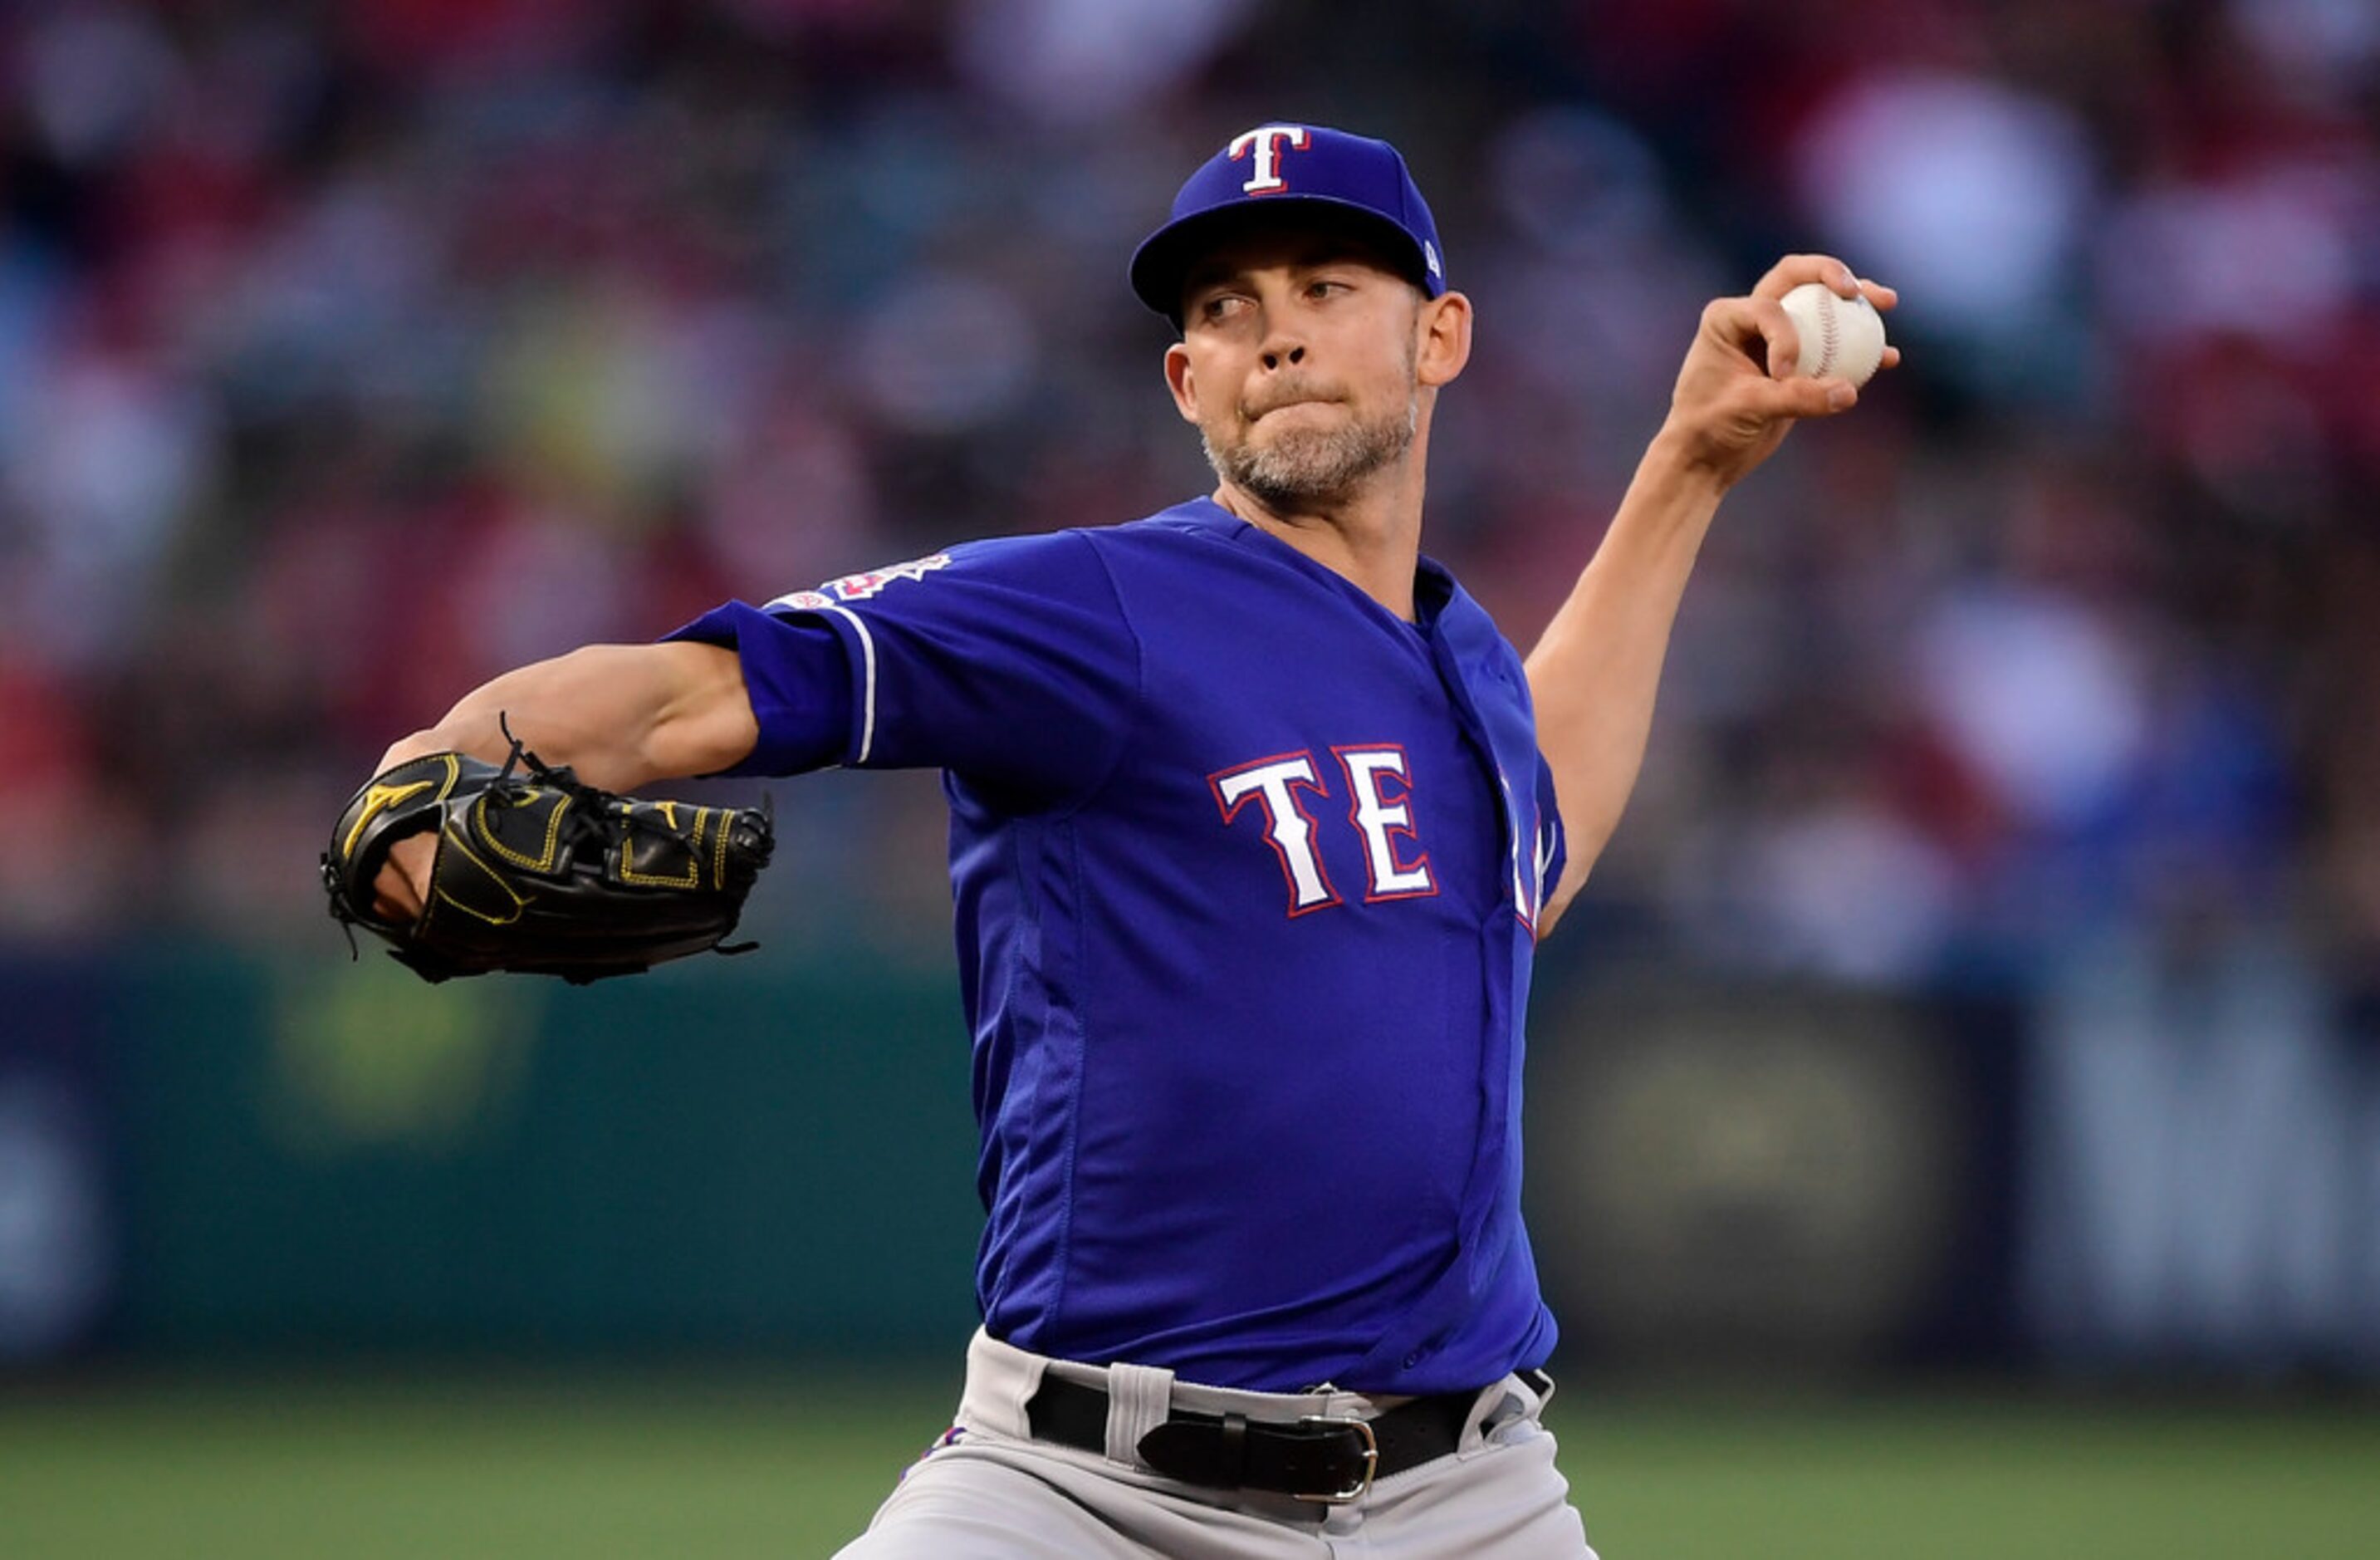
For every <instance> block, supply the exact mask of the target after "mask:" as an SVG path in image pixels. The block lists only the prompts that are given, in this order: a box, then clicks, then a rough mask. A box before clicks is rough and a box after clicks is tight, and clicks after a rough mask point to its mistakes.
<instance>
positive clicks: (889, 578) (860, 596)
mask: <svg viewBox="0 0 2380 1560" xmlns="http://www.w3.org/2000/svg"><path fill="white" fill-rule="evenodd" d="M950 561H951V555H949V554H948V553H929V554H928V555H926V556H924V557H922V558H911V559H910V560H909V561H908V562H906V563H900V564H886V565H885V566H884V567H881V568H871V569H868V570H867V571H866V572H864V573H861V574H846V575H844V577H843V578H842V579H830V580H828V581H827V582H826V583H825V584H823V585H821V586H820V587H819V588H818V589H817V590H815V591H787V592H786V593H785V594H783V595H782V596H779V597H778V598H777V599H776V600H774V601H772V602H771V603H768V604H767V605H766V606H764V607H762V608H761V610H762V611H764V612H778V611H783V612H816V611H818V610H819V609H820V608H821V607H830V606H840V605H842V604H843V603H845V602H864V601H866V600H867V599H868V597H870V596H873V595H876V594H877V593H879V592H880V591H882V590H883V589H884V588H885V587H886V586H888V585H891V584H892V583H894V582H895V581H897V580H902V579H925V578H926V576H928V575H929V574H931V573H932V572H933V571H934V570H936V569H938V568H946V567H949V565H950Z"/></svg>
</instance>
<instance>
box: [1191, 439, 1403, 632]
mask: <svg viewBox="0 0 2380 1560" xmlns="http://www.w3.org/2000/svg"><path fill="white" fill-rule="evenodd" d="M1419 453H1420V452H1419V450H1418V448H1416V449H1415V452H1414V455H1413V457H1409V458H1407V459H1405V460H1401V461H1398V462H1397V463H1395V464H1394V465H1393V466H1391V467H1390V468H1389V469H1386V470H1383V471H1379V472H1376V473H1375V474H1374V476H1373V478H1372V479H1371V480H1370V481H1366V482H1365V483H1363V484H1361V485H1360V486H1359V487H1358V488H1357V489H1356V490H1355V491H1354V492H1352V493H1349V494H1342V495H1338V496H1336V497H1333V498H1331V499H1330V500H1328V501H1326V502H1321V503H1316V504H1312V505H1307V506H1295V507H1292V508H1289V509H1283V510H1277V509H1274V508H1272V507H1270V506H1268V505H1266V504H1265V503H1264V502H1263V501H1262V500H1260V499H1258V498H1257V496H1256V495H1255V494H1252V493H1249V492H1248V491H1247V490H1246V489H1245V488H1242V487H1239V486H1237V485H1235V484H1233V483H1232V482H1230V481H1225V482H1224V483H1222V484H1221V485H1220V486H1219V487H1218V488H1216V490H1215V502H1216V503H1217V504H1220V505H1221V506H1223V507H1224V508H1225V509H1227V510H1229V511H1231V512H1232V513H1233V514H1234V515H1236V516H1238V517H1239V518H1241V519H1244V520H1245V521H1247V522H1248V524H1250V525H1252V526H1255V527H1256V528H1257V530H1263V531H1267V532H1269V533H1270V534H1271V535H1274V536H1277V537H1279V538H1281V540H1282V541H1283V542H1287V543H1289V545H1291V546H1292V547H1294V548H1296V549H1297V550H1298V551H1299V552H1301V553H1303V554H1305V555H1306V556H1307V557H1309V558H1312V559H1313V560H1314V561H1315V562H1316V563H1318V564H1320V565H1321V566H1322V567H1325V568H1327V569H1329V570H1330V571H1331V572H1332V573H1334V574H1337V575H1339V576H1341V577H1342V578H1343V579H1347V580H1348V581H1349V582H1350V583H1352V584H1353V585H1354V587H1355V588H1356V589H1357V590H1359V591H1363V592H1364V593H1365V594H1366V595H1367V596H1369V597H1371V598H1372V599H1373V600H1374V601H1376V602H1378V603H1380V604H1381V605H1382V606H1384V607H1386V608H1388V609H1389V610H1390V612H1392V613H1395V614H1396V615H1398V616H1399V617H1402V618H1403V619H1404V620H1405V621H1406V622H1408V623H1410V622H1412V621H1413V620H1414V571H1415V567H1418V565H1419V564H1420V561H1421V492H1422V470H1421V461H1420V459H1419V458H1418V457H1419Z"/></svg>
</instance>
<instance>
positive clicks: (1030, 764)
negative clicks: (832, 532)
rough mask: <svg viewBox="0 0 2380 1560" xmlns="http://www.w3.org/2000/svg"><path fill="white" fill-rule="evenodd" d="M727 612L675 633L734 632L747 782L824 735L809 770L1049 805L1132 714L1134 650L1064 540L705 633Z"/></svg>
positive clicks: (991, 551) (1109, 761) (1106, 763)
mask: <svg viewBox="0 0 2380 1560" xmlns="http://www.w3.org/2000/svg"><path fill="white" fill-rule="evenodd" d="M727 611H729V609H725V608H722V609H721V612H714V613H711V614H708V615H705V616H704V617H702V618H699V619H698V620H697V621H696V622H695V623H693V624H689V625H688V626H687V627H686V628H684V629H681V630H679V633H680V634H681V635H683V636H686V637H692V638H703V637H709V636H710V635H713V634H716V633H717V632H719V631H721V629H722V628H734V629H735V633H736V641H735V642H736V648H737V650H738V652H739V653H740V654H742V655H743V657H744V662H745V667H746V682H747V686H748V687H750V688H751V689H752V691H753V713H755V715H757V716H759V720H760V725H761V738H760V743H759V748H757V749H756V750H755V753H754V757H753V759H749V760H747V761H746V765H747V767H752V766H754V765H755V764H756V762H759V761H762V759H763V755H766V761H765V762H769V763H779V762H783V760H785V759H786V758H788V757H794V756H805V757H806V756H808V755H809V753H810V752H811V750H812V744H813V742H815V741H817V740H819V739H820V738H821V737H824V736H825V735H826V734H825V733H824V732H823V731H822V730H821V729H820V727H821V723H832V724H834V725H835V727H836V729H835V730H834V731H833V732H832V738H833V741H832V752H830V753H828V754H827V755H826V756H825V757H824V758H823V759H822V760H820V762H836V763H842V764H844V765H847V766H850V767H854V768H866V769H899V768H940V769H948V770H950V771H953V773H955V774H959V775H961V776H963V777H965V778H967V779H969V780H972V781H975V782H977V783H979V784H983V785H987V786H992V787H995V788H998V789H1001V790H1004V791H1006V792H1008V793H1010V794H1011V795H1012V796H1014V797H1015V798H1016V799H1018V800H1019V801H1020V802H1024V803H1027V804H1031V805H1050V804H1053V803H1056V802H1059V801H1062V800H1064V799H1067V798H1073V797H1077V796H1081V795H1084V794H1087V792H1088V791H1089V790H1091V789H1093V788H1095V787H1096V786H1097V785H1098V784H1099V781H1100V780H1102V779H1104V777H1105V776H1106V774H1107V773H1108V772H1109V771H1110V770H1111V768H1112V767H1113V766H1114V763H1115V761H1116V758H1117V757H1118V755H1119V754H1120V752H1121V751H1122V748H1123V742H1124V740H1125V737H1126V735H1127V733H1128V730H1129V728H1130V725H1131V717H1132V715H1133V713H1134V712H1135V707H1136V705H1137V702H1138V700H1139V689H1140V656H1139V645H1138V641H1137V640H1136V638H1135V635H1134V633H1133V631H1132V628H1131V626H1130V625H1129V623H1127V622H1126V620H1125V618H1124V615H1123V605H1122V603H1120V602H1119V601H1118V600H1117V597H1116V593H1115V588H1114V586H1113V585H1112V584H1111V582H1110V580H1109V578H1108V573H1107V568H1106V566H1105V565H1104V564H1103V563H1102V562H1101V561H1100V559H1099V555H1098V552H1097V550H1096V549H1095V548H1094V547H1093V546H1092V544H1091V543H1090V542H1089V541H1088V540H1087V539H1086V538H1084V537H1082V536H1081V535H1079V534H1077V533H1073V532H1059V533H1056V534H1053V535H1044V536H1029V537H1006V538H1000V539H997V540H993V541H987V542H970V543H967V544H965V545H964V546H958V547H953V548H952V549H950V550H949V551H947V552H942V553H936V554H933V555H929V556H927V557H923V558H917V559H913V560H911V561H909V562H907V563H902V564H895V565H892V566H889V567H884V568H880V569H873V570H870V571H868V572H867V573H865V574H856V575H851V576H847V577H846V578H844V579H835V580H830V581H829V582H827V583H826V584H824V585H821V586H820V587H819V588H818V589H817V590H814V591H794V592H792V593H791V594H788V595H784V596H781V597H779V598H777V599H776V600H775V601H772V602H770V603H767V604H766V605H765V606H763V607H760V608H750V607H744V608H741V612H742V613H744V614H748V615H749V618H759V619H763V620H765V623H766V624H767V625H774V626H778V627H764V626H762V625H755V624H752V623H751V622H750V621H749V618H746V617H735V618H733V619H731V620H729V621H727V622H724V623H722V622H719V621H716V620H719V619H720V618H721V613H722V612H727ZM821 635H823V636H826V637H827V639H829V640H832V645H833V647H834V649H835V650H837V651H839V652H840V656H839V662H834V663H833V664H834V666H835V669H837V670H839V672H840V674H841V677H842V687H841V689H840V694H841V697H840V699H839V700H838V699H832V698H829V697H827V696H826V695H825V692H824V690H822V689H820V688H819V687H818V685H817V683H816V681H815V678H816V676H818V675H819V672H820V666H821V665H824V664H829V663H830V661H831V660H832V658H830V657H828V656H826V655H824V654H822V653H821V646H822V645H823V643H824V642H825V641H824V640H820V636H821ZM714 642H716V640H714ZM756 671H757V672H758V673H759V676H756V675H755V673H756ZM777 772H778V773H783V771H782V770H781V771H777Z"/></svg>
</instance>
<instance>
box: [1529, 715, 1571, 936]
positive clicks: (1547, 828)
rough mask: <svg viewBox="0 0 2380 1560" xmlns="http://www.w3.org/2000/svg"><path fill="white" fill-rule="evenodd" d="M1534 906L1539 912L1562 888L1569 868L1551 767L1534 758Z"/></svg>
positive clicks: (1541, 757)
mask: <svg viewBox="0 0 2380 1560" xmlns="http://www.w3.org/2000/svg"><path fill="white" fill-rule="evenodd" d="M1536 850H1537V906H1538V908H1539V909H1540V910H1541V911H1542V910H1543V908H1545V906H1546V904H1547V903H1548V901H1549V900H1551V899H1552V898H1553V896H1554V890H1555V889H1557V888H1559V887H1560V886H1561V880H1562V871H1563V870H1564V869H1565V868H1567V867H1568V866H1569V865H1570V840H1569V836H1568V835H1567V834H1566V833H1565V832H1564V830H1563V829H1562V818H1561V804H1560V802H1559V801H1558V800H1556V799H1555V797H1554V766H1553V765H1552V764H1550V763H1548V762H1546V756H1545V754H1543V753H1539V754H1538V755H1537V840H1536Z"/></svg>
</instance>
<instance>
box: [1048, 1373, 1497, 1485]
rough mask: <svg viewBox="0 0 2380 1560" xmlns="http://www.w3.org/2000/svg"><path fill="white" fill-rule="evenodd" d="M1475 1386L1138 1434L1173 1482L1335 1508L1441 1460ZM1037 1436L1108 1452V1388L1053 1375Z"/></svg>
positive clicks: (1205, 1419)
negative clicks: (1356, 1406) (1284, 1418)
mask: <svg viewBox="0 0 2380 1560" xmlns="http://www.w3.org/2000/svg"><path fill="white" fill-rule="evenodd" d="M1478 1399H1479V1395H1478V1394H1477V1393H1475V1392H1450V1393H1443V1394H1440V1395H1438V1396H1435V1397H1416V1398H1414V1399H1413V1400H1412V1401H1410V1402H1406V1403H1400V1404H1398V1405H1397V1406H1396V1407H1395V1408H1390V1409H1389V1410H1387V1411H1386V1412H1384V1413H1381V1414H1378V1415H1376V1416H1374V1417H1373V1418H1371V1419H1368V1420H1358V1419H1349V1418H1341V1417H1338V1416H1335V1415H1323V1414H1312V1415H1308V1416H1306V1417H1305V1418H1304V1419H1300V1420H1291V1421H1289V1422H1287V1423H1273V1422H1269V1421H1267V1420H1251V1419H1249V1418H1248V1417H1247V1416H1246V1415H1245V1414H1200V1413H1193V1412H1190V1411H1188V1410H1186V1409H1181V1408H1177V1409H1175V1410H1173V1412H1172V1413H1171V1414H1169V1415H1168V1416H1167V1417H1166V1419H1165V1421H1164V1422H1163V1423H1162V1424H1160V1425H1158V1426H1157V1427H1156V1428H1155V1429H1153V1430H1151V1431H1150V1432H1148V1433H1147V1434H1146V1435H1144V1436H1142V1437H1141V1438H1140V1444H1138V1445H1137V1446H1136V1447H1135V1448H1134V1450H1135V1451H1137V1452H1138V1453H1139V1454H1140V1460H1141V1461H1143V1462H1145V1463H1147V1465H1148V1466H1149V1468H1150V1469H1153V1470H1155V1471H1156V1472H1159V1473H1161V1474H1163V1475H1164V1476H1165V1477H1166V1478H1168V1479H1179V1480H1181V1481H1183V1482H1184V1483H1185V1484H1202V1485H1205V1486H1206V1487H1207V1488H1208V1489H1214V1490H1266V1491H1269V1492H1271V1493H1274V1494H1281V1495H1294V1496H1296V1497H1297V1498H1298V1499H1299V1500H1307V1501H1322V1502H1326V1503H1329V1504H1332V1505H1337V1504H1339V1503H1342V1502H1345V1501H1352V1500H1356V1499H1359V1498H1361V1497H1362V1496H1363V1495H1364V1493H1366V1491H1368V1490H1370V1489H1371V1487H1372V1481H1373V1480H1375V1479H1386V1478H1388V1477H1389V1476H1390V1475H1391V1474H1396V1473H1403V1472H1404V1471H1405V1470H1406V1469H1413V1468H1419V1467H1420V1466H1421V1465H1422V1464H1424V1463H1426V1462H1428V1461H1430V1460H1431V1459H1432V1458H1434V1457H1442V1456H1446V1454H1447V1453H1449V1452H1451V1451H1452V1450H1454V1448H1455V1444H1456V1443H1458V1442H1460V1441H1461V1440H1462V1439H1463V1424H1464V1422H1465V1421H1467V1420H1469V1419H1470V1418H1471V1408H1472V1405H1473V1404H1475V1403H1476V1402H1477V1401H1478ZM1025 1411H1026V1417H1027V1419H1028V1420H1030V1421H1031V1423H1032V1426H1033V1438H1034V1439H1035V1440H1036V1441H1054V1442H1056V1443H1057V1444H1059V1445H1061V1446H1072V1447H1074V1448H1075V1450H1077V1451H1082V1452H1105V1451H1106V1450H1107V1445H1108V1395H1107V1391H1106V1389H1105V1388H1103V1387H1096V1386H1086V1385H1084V1384H1083V1383H1079V1382H1070V1381H1063V1380H1061V1379H1060V1378H1058V1377H1056V1376H1053V1375H1045V1376H1043V1377H1042V1378H1041V1386H1040V1389H1039V1390H1038V1391H1037V1392H1035V1393H1034V1395H1033V1400H1032V1401H1031V1402H1030V1403H1027V1404H1026V1406H1025Z"/></svg>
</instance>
